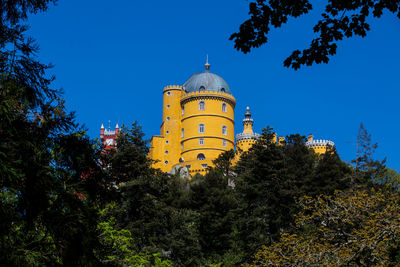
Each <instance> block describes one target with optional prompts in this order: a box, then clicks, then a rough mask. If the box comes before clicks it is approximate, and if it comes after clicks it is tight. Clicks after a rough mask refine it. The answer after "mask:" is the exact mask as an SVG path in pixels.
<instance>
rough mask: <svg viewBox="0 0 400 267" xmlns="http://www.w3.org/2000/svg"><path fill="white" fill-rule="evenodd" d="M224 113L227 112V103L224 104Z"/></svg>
mask: <svg viewBox="0 0 400 267" xmlns="http://www.w3.org/2000/svg"><path fill="white" fill-rule="evenodd" d="M222 112H227V106H226V103H222Z"/></svg>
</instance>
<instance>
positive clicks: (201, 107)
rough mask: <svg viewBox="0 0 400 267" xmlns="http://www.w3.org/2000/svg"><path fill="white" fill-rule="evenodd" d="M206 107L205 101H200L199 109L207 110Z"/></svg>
mask: <svg viewBox="0 0 400 267" xmlns="http://www.w3.org/2000/svg"><path fill="white" fill-rule="evenodd" d="M205 109H206V103H204V101H200V102H199V110H205Z"/></svg>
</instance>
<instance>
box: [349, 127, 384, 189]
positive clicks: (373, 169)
mask: <svg viewBox="0 0 400 267" xmlns="http://www.w3.org/2000/svg"><path fill="white" fill-rule="evenodd" d="M377 147H378V144H377V143H372V139H371V134H369V133H368V132H367V130H366V129H365V128H364V125H363V124H362V123H361V124H360V128H359V129H358V135H357V157H356V159H355V160H352V163H354V164H355V172H356V173H355V181H354V182H353V183H355V184H360V183H361V184H365V183H367V182H372V181H373V180H375V179H376V177H377V176H379V174H380V172H382V171H384V169H385V166H384V164H385V161H386V159H384V160H382V161H379V160H375V159H373V157H372V156H373V154H374V153H375V149H376V148H377Z"/></svg>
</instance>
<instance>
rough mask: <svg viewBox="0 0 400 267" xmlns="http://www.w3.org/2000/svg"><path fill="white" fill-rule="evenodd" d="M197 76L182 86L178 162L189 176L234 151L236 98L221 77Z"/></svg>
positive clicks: (214, 75)
mask: <svg viewBox="0 0 400 267" xmlns="http://www.w3.org/2000/svg"><path fill="white" fill-rule="evenodd" d="M209 67H210V65H209V64H208V63H206V70H205V72H201V73H196V74H194V75H192V77H190V78H189V80H187V82H186V83H185V84H184V85H183V89H184V90H185V92H186V94H184V95H183V96H182V98H181V101H180V104H181V114H182V118H181V127H182V128H181V142H180V143H181V158H182V159H181V160H182V161H184V165H185V166H187V167H189V171H190V172H202V171H205V170H206V168H207V167H208V166H213V164H212V161H213V160H214V159H216V158H217V157H218V156H219V154H221V153H222V152H224V151H227V150H230V149H234V145H235V144H234V139H235V134H234V126H235V123H234V109H235V98H234V97H233V96H232V95H231V93H230V90H229V87H228V85H227V83H226V82H225V81H224V79H222V78H221V77H220V76H218V75H216V74H214V73H211V72H209Z"/></svg>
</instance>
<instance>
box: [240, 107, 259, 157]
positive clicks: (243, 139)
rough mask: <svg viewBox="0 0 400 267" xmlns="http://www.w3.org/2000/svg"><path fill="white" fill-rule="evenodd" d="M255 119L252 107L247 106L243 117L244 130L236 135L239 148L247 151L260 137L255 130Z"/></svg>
mask: <svg viewBox="0 0 400 267" xmlns="http://www.w3.org/2000/svg"><path fill="white" fill-rule="evenodd" d="M253 124H254V121H253V119H252V118H251V113H250V108H249V107H247V108H246V113H245V114H244V119H243V132H242V133H240V134H237V135H236V148H238V150H242V151H243V152H244V151H247V150H249V149H250V148H251V147H252V146H253V144H254V143H255V142H256V141H257V139H258V138H259V136H260V135H259V134H257V133H254V131H253Z"/></svg>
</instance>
